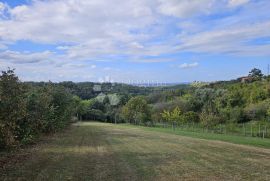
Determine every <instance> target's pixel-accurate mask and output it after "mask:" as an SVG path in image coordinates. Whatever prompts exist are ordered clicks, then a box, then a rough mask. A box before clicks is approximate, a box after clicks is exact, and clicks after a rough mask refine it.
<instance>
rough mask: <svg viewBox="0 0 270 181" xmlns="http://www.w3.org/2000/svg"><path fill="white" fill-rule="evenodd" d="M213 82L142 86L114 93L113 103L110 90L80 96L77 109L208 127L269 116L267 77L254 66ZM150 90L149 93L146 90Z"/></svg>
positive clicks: (103, 116)
mask: <svg viewBox="0 0 270 181" xmlns="http://www.w3.org/2000/svg"><path fill="white" fill-rule="evenodd" d="M246 79H247V80H248V81H242V79H237V80H232V81H222V82H215V83H208V84H206V83H198V82H196V83H194V84H191V85H189V86H184V87H181V88H178V87H170V88H168V87H167V88H166V89H164V90H163V91H158V89H152V90H151V91H149V89H150V88H145V90H147V91H146V92H141V94H140V95H137V94H136V95H134V94H126V95H125V96H123V95H120V94H114V95H115V96H116V97H115V98H116V99H117V98H119V102H118V103H117V104H112V94H110V93H108V94H104V95H102V98H101V97H100V96H98V97H97V98H93V99H90V100H81V101H79V102H81V109H80V110H79V111H78V113H79V114H80V115H81V118H82V119H88V118H89V117H91V118H95V119H97V120H100V121H105V122H114V121H117V122H130V123H142V124H148V125H149V124H154V123H157V122H161V121H167V122H176V123H200V124H202V125H204V126H207V127H210V126H215V125H217V124H224V123H226V124H238V123H246V122H253V123H255V124H256V123H257V122H260V123H262V124H267V123H268V120H269V117H270V84H269V80H270V78H269V77H267V76H263V75H262V73H261V71H260V70H258V69H253V70H252V71H251V72H250V74H249V75H248V76H247V77H246V78H245V80H246ZM149 92H150V93H149ZM81 98H82V97H81Z"/></svg>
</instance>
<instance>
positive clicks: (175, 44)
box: [0, 0, 270, 83]
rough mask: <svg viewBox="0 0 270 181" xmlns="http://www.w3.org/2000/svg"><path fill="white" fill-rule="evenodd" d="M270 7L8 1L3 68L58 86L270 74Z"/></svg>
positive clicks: (2, 26)
mask: <svg viewBox="0 0 270 181" xmlns="http://www.w3.org/2000/svg"><path fill="white" fill-rule="evenodd" d="M269 9H270V1H269V0H91V1H90V0H21V1H15V0H0V70H6V69H7V68H8V67H10V68H15V72H16V74H17V75H18V76H19V77H20V79H21V80H22V81H49V80H50V81H53V82H59V81H74V82H83V81H94V82H97V81H114V82H125V83H143V82H160V83H161V82H162V83H165V82H166V83H176V82H192V81H216V80H230V79H235V78H237V77H240V76H245V75H247V74H248V72H249V71H250V70H251V69H252V68H254V67H256V68H259V69H261V70H262V71H263V73H265V74H267V65H268V64H270V13H269Z"/></svg>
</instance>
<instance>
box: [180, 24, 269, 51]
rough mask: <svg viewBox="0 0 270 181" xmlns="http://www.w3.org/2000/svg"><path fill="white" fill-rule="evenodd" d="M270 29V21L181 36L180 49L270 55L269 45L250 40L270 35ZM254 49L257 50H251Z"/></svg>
mask: <svg viewBox="0 0 270 181" xmlns="http://www.w3.org/2000/svg"><path fill="white" fill-rule="evenodd" d="M269 29H270V21H268V22H261V23H256V24H248V25H245V26H235V27H232V28H227V29H217V30H212V31H205V32H200V33H196V34H194V35H190V36H183V37H180V38H181V41H182V43H181V44H179V46H178V49H179V50H182V51H193V52H206V53H225V54H226V53H228V54H238V55H239V54H240V55H251V53H255V54H254V55H258V54H260V55H270V52H269V51H268V50H267V48H268V47H269V45H265V46H263V45H252V44H251V43H249V41H252V40H254V39H256V38H259V37H269V36H270V31H269ZM252 49H253V50H256V51H251V52H249V51H250V50H252ZM256 52H257V53H256Z"/></svg>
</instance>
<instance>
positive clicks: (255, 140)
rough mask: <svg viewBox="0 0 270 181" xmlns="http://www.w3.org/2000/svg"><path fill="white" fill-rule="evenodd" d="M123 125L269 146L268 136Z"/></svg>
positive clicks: (236, 142) (194, 136)
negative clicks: (246, 135) (259, 136)
mask: <svg viewBox="0 0 270 181" xmlns="http://www.w3.org/2000/svg"><path fill="white" fill-rule="evenodd" d="M121 126H123V127H130V128H132V127H139V128H141V129H144V130H147V131H158V132H162V133H169V134H176V135H180V136H188V137H192V138H200V139H207V140H218V141H225V142H229V143H235V144H242V145H250V146H256V147H261V148H270V139H269V138H265V139H262V138H258V137H245V136H237V135H229V134H217V133H209V132H208V133H207V132H193V131H185V130H180V129H175V130H173V129H172V128H159V127H143V126H135V125H130V124H121Z"/></svg>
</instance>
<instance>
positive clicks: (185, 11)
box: [159, 0, 215, 18]
mask: <svg viewBox="0 0 270 181" xmlns="http://www.w3.org/2000/svg"><path fill="white" fill-rule="evenodd" d="M160 2H161V4H160V6H159V11H160V12H161V13H163V14H165V15H168V16H176V17H179V18H187V17H191V16H194V15H198V14H209V13H210V12H211V10H212V9H213V8H214V3H215V0H199V1H198V0H180V1H179V0H160Z"/></svg>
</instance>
